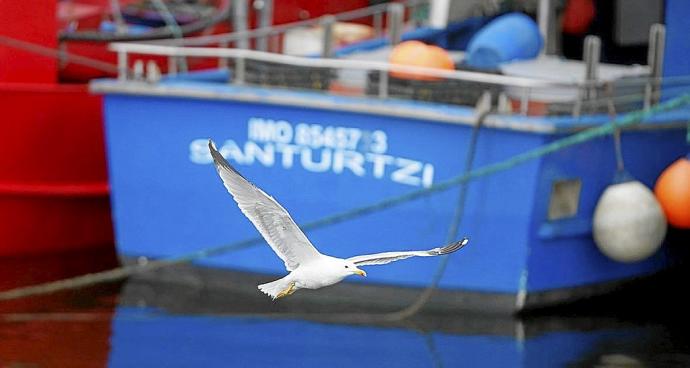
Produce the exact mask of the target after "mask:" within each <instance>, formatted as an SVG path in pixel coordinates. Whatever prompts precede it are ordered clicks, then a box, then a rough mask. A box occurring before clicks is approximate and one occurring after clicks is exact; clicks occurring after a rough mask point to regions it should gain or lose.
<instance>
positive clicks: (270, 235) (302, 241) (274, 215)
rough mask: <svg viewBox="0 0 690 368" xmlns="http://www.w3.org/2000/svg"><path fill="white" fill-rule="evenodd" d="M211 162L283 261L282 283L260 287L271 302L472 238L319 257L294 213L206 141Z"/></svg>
mask: <svg viewBox="0 0 690 368" xmlns="http://www.w3.org/2000/svg"><path fill="white" fill-rule="evenodd" d="M208 149H209V150H210V151H211V156H212V157H213V163H214V164H215V167H216V170H217V171H218V175H220V178H221V179H222V180H223V184H224V185H225V188H226V189H227V190H228V192H230V194H231V195H232V197H233V198H234V199H235V201H236V202H237V205H238V206H239V207H240V210H241V211H242V213H244V215H245V216H247V218H249V221H251V222H252V224H254V226H255V227H256V229H257V230H259V233H261V236H263V238H264V239H265V240H266V242H267V243H268V245H270V246H271V248H272V249H273V251H274V252H275V253H276V254H277V255H278V257H280V259H282V260H283V262H285V268H286V269H287V270H288V272H289V274H288V275H287V276H285V277H283V278H282V279H278V280H276V281H273V282H269V283H266V284H261V285H259V286H258V288H259V290H261V291H262V292H263V293H265V294H266V295H268V296H270V297H271V298H272V299H273V300H276V299H278V298H282V297H285V296H288V295H291V294H292V293H294V292H295V291H297V290H299V289H320V288H322V287H325V286H330V285H333V284H336V283H338V282H340V281H342V280H343V279H344V278H345V277H347V276H350V275H359V276H363V277H366V275H367V273H366V272H364V271H363V270H361V269H360V268H359V266H370V265H382V264H387V263H390V262H394V261H399V260H402V259H406V258H410V257H432V256H440V255H445V254H450V253H453V252H455V251H457V250H458V249H460V248H462V247H464V246H465V245H466V244H467V242H468V241H469V239H467V238H463V239H462V240H460V241H457V242H454V243H452V244H448V245H446V246H444V247H439V248H434V249H429V250H413V251H401V252H384V253H376V254H365V255H361V256H355V257H351V258H347V259H342V258H336V257H331V256H328V255H325V254H322V253H320V252H319V251H318V250H316V248H315V247H314V245H312V243H311V242H310V241H309V239H307V236H306V235H304V233H303V232H302V230H301V229H300V228H299V227H298V226H297V224H296V223H295V221H294V220H293V219H292V217H290V214H289V213H288V212H287V211H286V210H285V208H283V206H281V205H280V203H278V202H277V201H276V200H275V199H273V197H271V196H269V195H268V194H266V193H265V192H264V191H263V190H261V189H260V188H258V187H257V186H255V185H254V184H252V183H251V182H250V181H249V180H247V179H246V178H245V177H244V176H242V174H240V173H239V172H238V171H237V170H235V168H234V167H232V165H230V164H229V163H228V161H226V160H225V158H223V156H222V155H221V154H220V152H218V150H217V149H216V146H215V144H214V143H213V141H212V140H210V139H209V141H208Z"/></svg>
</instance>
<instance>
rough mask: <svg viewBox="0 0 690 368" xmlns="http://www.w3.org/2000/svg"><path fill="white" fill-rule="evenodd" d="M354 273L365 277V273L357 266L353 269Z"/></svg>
mask: <svg viewBox="0 0 690 368" xmlns="http://www.w3.org/2000/svg"><path fill="white" fill-rule="evenodd" d="M355 274H357V275H360V276H362V277H367V273H366V272H364V271H362V270H360V269H359V268H358V269H356V270H355Z"/></svg>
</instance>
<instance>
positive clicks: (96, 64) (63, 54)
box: [0, 35, 117, 73]
mask: <svg viewBox="0 0 690 368" xmlns="http://www.w3.org/2000/svg"><path fill="white" fill-rule="evenodd" d="M0 44H3V45H6V46H9V47H12V48H16V49H20V50H23V51H27V52H31V53H34V54H37V55H41V56H46V57H50V58H54V59H58V60H66V61H68V62H72V63H75V64H80V65H84V66H88V67H90V68H93V69H97V70H100V71H102V72H106V73H117V65H114V64H110V63H107V62H105V61H101V60H98V59H93V58H90V57H86V56H81V55H77V54H72V53H69V52H67V51H62V50H56V49H54V48H51V47H46V46H43V45H39V44H37V43H33V42H27V41H23V40H19V39H16V38H12V37H8V36H3V35H0Z"/></svg>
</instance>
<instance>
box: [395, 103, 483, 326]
mask: <svg viewBox="0 0 690 368" xmlns="http://www.w3.org/2000/svg"><path fill="white" fill-rule="evenodd" d="M488 115H489V111H486V112H483V113H481V114H479V116H478V117H477V120H476V123H475V124H474V126H473V127H472V135H471V136H470V142H469V144H468V145H467V154H466V155H465V170H464V172H463V175H467V174H468V173H470V172H471V171H472V165H473V164H474V157H475V155H476V153H477V141H478V140H479V130H480V128H481V127H482V125H483V124H484V119H485V118H486V117H487V116H488ZM468 184H469V182H464V183H462V184H460V192H459V194H458V202H457V204H456V205H455V212H454V213H453V219H452V221H451V222H450V225H449V226H448V234H447V235H446V244H450V243H451V242H453V241H455V240H457V238H458V230H459V229H460V223H461V222H462V219H463V216H464V214H465V202H466V199H467V188H468ZM449 260H450V254H446V255H443V256H441V260H440V261H439V263H438V266H436V271H435V272H434V276H433V278H432V279H431V282H430V283H429V285H427V287H426V288H425V289H424V291H423V292H422V293H421V294H419V296H418V297H417V299H415V301H414V302H412V304H410V305H408V306H407V307H405V308H403V309H401V310H399V311H397V312H392V313H388V314H387V316H386V317H387V319H390V320H403V319H405V318H408V317H411V316H413V315H415V314H417V312H419V311H420V310H421V309H422V308H424V306H425V305H426V304H427V303H428V302H429V300H431V296H432V295H433V294H434V291H435V290H436V288H438V284H439V283H440V282H441V279H443V275H445V273H446V268H447V267H448V261H449Z"/></svg>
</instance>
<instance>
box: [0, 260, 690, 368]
mask: <svg viewBox="0 0 690 368" xmlns="http://www.w3.org/2000/svg"><path fill="white" fill-rule="evenodd" d="M32 264H33V263H32ZM91 264H98V265H100V267H104V268H107V267H106V265H107V262H105V261H103V260H101V261H99V262H91ZM2 266H3V267H2V268H0V270H2V271H0V276H7V277H9V276H10V275H12V274H14V275H16V274H21V272H19V271H18V270H16V269H15V270H10V269H11V268H13V267H15V266H17V267H22V266H23V267H26V264H22V263H21V262H18V261H15V262H14V266H13V265H12V264H2ZM75 268H78V267H76V266H75V267H72V268H70V267H64V263H63V267H57V268H55V267H53V268H52V269H53V271H55V270H56V269H57V270H58V271H59V272H54V274H53V275H52V277H55V278H59V277H65V276H69V274H70V273H74V272H78V273H81V272H84V271H87V270H84V269H83V268H82V269H78V270H77V269H75ZM41 269H42V270H43V271H42V272H43V275H44V277H43V279H46V278H48V273H49V272H48V270H50V269H51V267H50V266H47V265H44V267H43V268H41ZM4 280H8V278H5V279H4ZM31 281H36V280H34V279H33V278H32V280H31ZM22 282H26V280H25V279H22ZM9 284H10V283H9V281H5V282H4V283H3V285H2V286H3V287H4V288H8V286H9ZM631 298H632V299H625V298H624V299H623V302H620V301H619V302H616V303H624V304H625V303H630V300H635V298H637V299H638V301H639V300H640V295H639V294H636V296H632V297H631ZM604 303H605V304H607V305H609V306H612V307H610V308H609V311H613V313H608V312H605V313H601V310H602V309H604V310H606V308H601V306H596V307H593V308H590V309H587V308H579V309H569V310H562V311H558V313H557V314H554V313H549V314H543V313H540V314H538V315H531V316H526V317H523V318H521V319H516V318H512V317H509V316H501V315H478V314H474V315H469V314H461V315H448V314H444V315H429V314H425V315H418V316H416V317H414V318H412V319H410V320H405V321H392V320H389V319H386V318H385V315H382V314H380V313H363V312H361V311H356V312H347V311H342V310H338V311H336V312H333V311H332V310H329V308H328V307H319V308H311V309H310V308H299V309H294V310H290V309H285V308H280V307H276V305H275V304H272V303H270V302H269V301H268V300H266V299H265V298H263V296H262V295H258V297H257V298H247V297H246V295H233V294H219V293H215V292H211V291H210V290H206V289H204V288H203V286H196V287H195V286H190V285H186V286H181V285H175V284H164V283H154V282H151V281H148V280H146V279H143V278H133V279H131V280H129V281H127V282H125V283H122V284H109V285H104V286H100V287H98V288H92V289H86V290H81V291H78V292H66V293H58V294H53V295H51V296H44V297H40V298H29V299H24V300H21V301H14V302H11V303H7V302H3V303H0V367H66V366H69V367H147V366H149V367H228V366H242V367H245V366H246V367H276V366H281V367H309V366H329V367H353V366H357V367H358V368H360V367H456V366H467V367H555V366H582V367H593V366H597V367H657V366H678V367H684V366H690V355H689V354H688V352H690V349H688V341H689V339H688V338H687V336H688V333H687V332H686V330H685V329H684V326H683V325H682V322H681V320H680V319H678V318H677V317H676V316H675V315H669V316H659V315H656V316H654V317H653V318H652V317H650V316H649V315H647V314H644V315H643V316H647V317H648V318H633V317H631V316H630V315H627V314H625V313H619V311H617V310H616V308H619V306H617V305H616V303H613V302H611V301H610V300H609V301H607V300H604ZM626 305H628V310H630V309H632V308H630V304H626ZM685 305H686V306H687V304H685ZM679 308H681V307H679ZM682 308H684V307H682ZM660 309H661V310H668V309H666V308H663V307H662V308H660ZM654 313H658V311H655V312H654ZM684 313H685V312H684ZM637 317H639V315H637Z"/></svg>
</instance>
